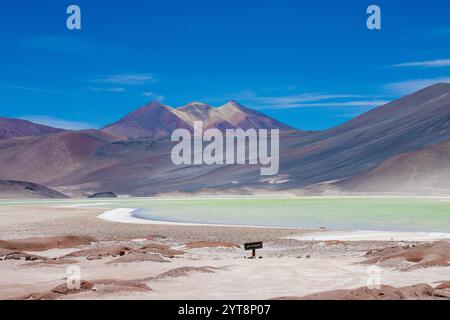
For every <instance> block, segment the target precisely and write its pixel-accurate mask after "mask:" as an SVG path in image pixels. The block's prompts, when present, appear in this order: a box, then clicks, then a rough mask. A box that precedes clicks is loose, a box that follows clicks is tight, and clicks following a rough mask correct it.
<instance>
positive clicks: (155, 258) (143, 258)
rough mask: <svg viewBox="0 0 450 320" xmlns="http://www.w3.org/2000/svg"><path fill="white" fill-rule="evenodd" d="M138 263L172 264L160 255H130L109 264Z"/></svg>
mask: <svg viewBox="0 0 450 320" xmlns="http://www.w3.org/2000/svg"><path fill="white" fill-rule="evenodd" d="M136 262H159V263H167V262H170V261H169V260H167V259H164V258H163V257H162V256H160V255H158V254H147V253H130V254H127V255H125V256H123V257H120V258H117V259H115V260H113V261H111V262H109V264H113V263H136Z"/></svg>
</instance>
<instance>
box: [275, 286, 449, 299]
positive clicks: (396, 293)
mask: <svg viewBox="0 0 450 320" xmlns="http://www.w3.org/2000/svg"><path fill="white" fill-rule="evenodd" d="M440 298H444V297H443V296H442V295H441V294H440V293H438V292H436V291H435V289H433V288H432V287H431V286H430V285H428V284H417V285H414V286H408V287H403V288H394V287H391V286H385V285H384V286H381V287H380V289H369V288H367V287H362V288H358V289H351V290H334V291H328V292H322V293H317V294H312V295H307V296H304V297H280V298H275V299H273V300H412V299H413V300H422V299H440Z"/></svg>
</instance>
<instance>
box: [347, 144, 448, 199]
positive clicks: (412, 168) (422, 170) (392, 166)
mask: <svg viewBox="0 0 450 320" xmlns="http://www.w3.org/2000/svg"><path fill="white" fill-rule="evenodd" d="M339 187H340V188H342V189H343V190H345V191H350V192H373V193H397V194H419V195H424V194H430V195H436V194H445V195H448V193H449V191H450V141H446V142H443V143H438V144H435V145H432V146H429V147H426V148H423V149H419V150H415V151H411V152H407V153H404V154H401V155H398V156H395V157H393V158H390V159H388V160H386V161H384V162H382V163H381V164H380V165H378V166H377V167H376V168H374V169H373V170H370V171H369V172H367V173H364V174H361V175H358V176H355V177H352V178H350V179H348V180H346V181H343V182H342V183H340V184H339Z"/></svg>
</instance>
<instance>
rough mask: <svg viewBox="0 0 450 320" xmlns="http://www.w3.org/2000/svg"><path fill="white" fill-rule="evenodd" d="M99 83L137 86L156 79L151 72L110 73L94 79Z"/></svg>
mask: <svg viewBox="0 0 450 320" xmlns="http://www.w3.org/2000/svg"><path fill="white" fill-rule="evenodd" d="M92 81H93V82H97V83H108V84H119V85H129V86H137V85H142V84H146V83H149V82H154V81H156V79H155V77H154V76H153V75H151V74H149V73H135V74H116V75H108V76H104V77H101V78H98V79H94V80H92Z"/></svg>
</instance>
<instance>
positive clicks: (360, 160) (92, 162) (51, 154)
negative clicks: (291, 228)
mask: <svg viewBox="0 0 450 320" xmlns="http://www.w3.org/2000/svg"><path fill="white" fill-rule="evenodd" d="M194 121H203V123H204V124H205V127H207V128H218V129H220V130H226V129H229V128H243V129H248V128H255V129H262V128H265V129H272V128H278V129H281V145H280V161H281V163H280V174H279V175H278V176H274V177H261V176H260V171H259V168H257V167H255V166H188V165H186V166H174V165H173V164H172V163H171V160H170V153H171V149H172V147H173V143H172V142H170V135H171V133H172V131H173V130H174V129H178V128H185V129H188V130H192V126H193V123H194ZM19 124H20V125H19ZM18 127H19V128H20V129H21V130H17V129H14V130H13V131H14V132H15V134H14V135H2V136H0V139H1V140H0V164H1V166H0V180H15V181H17V180H20V181H29V182H34V183H38V184H42V185H45V186H48V187H52V188H54V189H56V190H58V191H60V192H63V193H65V194H69V195H73V196H79V195H82V194H87V193H96V192H106V191H111V192H114V193H116V194H120V195H135V196H150V195H156V194H179V193H201V194H223V193H227V194H256V193H274V192H279V193H289V194H299V195H303V194H342V193H345V194H348V193H377V194H378V193H383V194H385V193H389V194H408V195H409V194H414V195H416V194H417V195H449V193H450V183H449V181H450V179H449V178H450V165H448V164H449V163H450V162H449V161H450V84H445V83H440V84H436V85H433V86H431V87H428V88H425V89H423V90H421V91H418V92H416V93H414V94H411V95H409V96H406V97H404V98H401V99H399V100H396V101H393V102H391V103H388V104H386V105H384V106H381V107H379V108H376V109H373V110H371V111H369V112H367V113H365V114H363V115H361V116H359V117H356V118H354V119H352V120H350V121H348V122H346V123H344V124H342V125H340V126H338V127H335V128H332V129H329V130H325V131H319V132H307V131H299V130H295V129H293V128H291V127H289V126H287V125H285V124H283V123H280V122H278V121H276V120H274V119H272V118H270V117H268V116H266V115H264V114H262V113H259V112H256V111H254V110H251V109H248V108H245V107H243V106H241V105H239V104H238V103H237V102H234V101H232V102H229V103H227V104H226V105H224V106H222V107H219V108H214V107H212V106H209V105H206V104H202V103H198V102H194V103H191V104H188V105H186V106H184V107H181V108H177V109H175V108H171V107H168V106H165V105H162V104H160V103H158V102H152V103H150V104H148V105H146V106H144V107H142V108H140V109H138V110H136V111H135V112H133V113H130V114H129V115H127V116H126V117H124V118H123V119H121V120H119V121H118V122H116V123H113V124H111V125H108V126H106V127H105V128H103V129H102V130H87V131H78V132H74V131H61V130H60V129H54V128H48V127H43V126H39V125H36V124H32V123H26V124H24V123H23V122H22V120H15V119H5V120H3V121H0V130H2V131H3V132H6V131H7V130H12V129H13V128H18ZM36 128H40V130H36Z"/></svg>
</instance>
